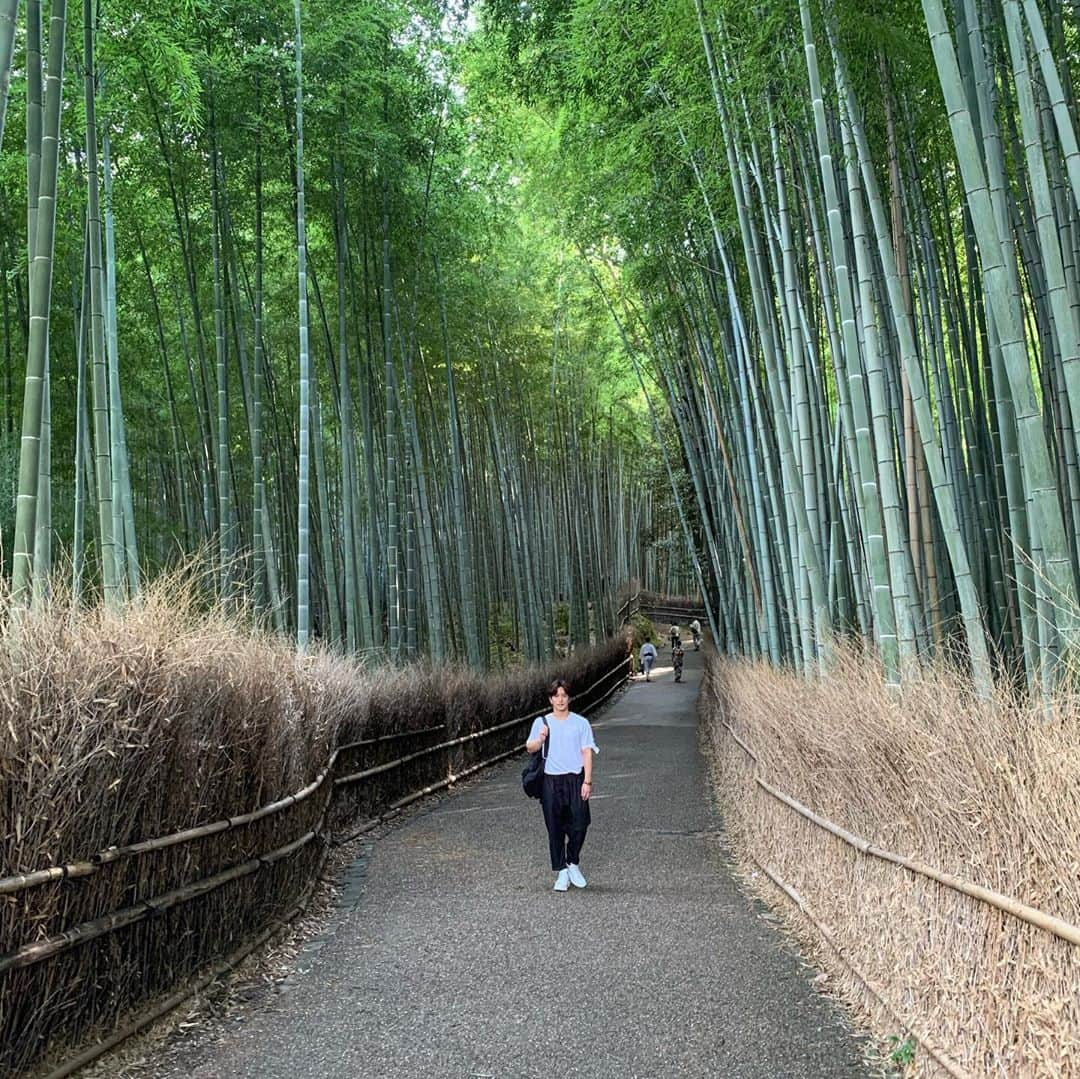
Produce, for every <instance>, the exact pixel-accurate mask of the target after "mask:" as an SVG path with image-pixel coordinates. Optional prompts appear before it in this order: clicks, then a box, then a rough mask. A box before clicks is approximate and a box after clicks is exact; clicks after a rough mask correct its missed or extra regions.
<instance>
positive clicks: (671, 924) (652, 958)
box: [136, 650, 875, 1079]
mask: <svg viewBox="0 0 1080 1079" xmlns="http://www.w3.org/2000/svg"><path fill="white" fill-rule="evenodd" d="M704 654H705V653H704V652H701V653H695V652H694V651H693V650H688V651H687V653H686V659H687V670H686V678H685V680H684V682H683V683H681V684H675V683H673V680H672V675H671V672H670V668H669V667H664V666H661V667H660V669H659V670H657V671H654V674H653V680H652V682H650V683H646V682H644V681H643V680H640V679H637V680H635V681H634V682H633V683H632V684H630V685H629V687H628V688H627V689H626V690H625V691H624V692H622V693H621V694H619V695H618V696H617V697H616V698H615V699H614V701H613V702H612V703H611V704H609V705H608V706H607V707H606V708H605V709H604V710H603V712H602V713H600V714H599V715H598V716H596V717H595V727H596V738H597V744H598V746H599V747H600V751H601V752H600V753H599V755H598V757H597V759H596V767H595V773H594V774H595V778H596V793H595V794H594V795H593V823H592V827H591V829H590V832H589V836H588V840H587V842H586V844H585V848H584V850H583V854H582V869H583V870H584V872H585V874H586V876H587V877H588V882H589V883H588V887H587V888H586V889H585V890H583V891H578V890H576V889H574V888H571V889H570V891H569V892H566V893H555V892H553V891H552V887H551V886H552V882H553V879H554V877H553V874H551V873H550V872H549V870H548V865H547V842H546V836H545V833H544V829H543V822H542V819H541V815H540V810H539V803H537V802H534V801H532V800H530V799H527V798H526V797H525V796H524V795H523V794H522V791H521V784H520V768H521V761H520V760H518V761H511V762H509V763H507V764H505V765H503V766H499V767H496V768H493V769H492V770H491V771H490V772H489V773H488V774H486V775H485V776H483V777H482V778H481V779H480V780H479V781H477V782H475V783H472V784H470V785H468V786H467V787H465V788H464V789H463V790H460V791H458V792H454V793H453V794H451V795H449V796H446V797H442V798H440V799H438V800H437V801H434V802H432V803H430V804H429V805H426V806H423V807H421V808H420V809H419V811H417V812H414V813H412V814H410V815H409V816H408V817H407V818H406V819H404V820H402V821H401V822H400V823H398V824H397V825H396V826H394V827H391V828H389V829H387V830H386V831H384V832H382V834H381V835H379V837H378V838H377V839H375V840H374V842H371V843H367V844H365V845H363V847H362V848H361V849H362V853H361V854H360V855H359V856H358V857H357V858H356V859H355V860H354V861H352V862H351V864H348V865H347V866H346V867H345V868H344V870H343V875H342V878H341V879H340V881H339V889H338V892H337V896H338V898H337V901H336V905H335V906H334V908H333V909H331V910H330V911H329V912H327V913H326V915H325V917H324V918H323V919H322V920H321V925H320V927H319V929H318V930H317V933H318V935H317V936H315V937H312V938H309V939H308V940H307V942H306V943H304V944H302V945H301V946H300V948H299V951H298V952H296V953H295V954H294V956H293V958H292V960H291V962H290V964H289V969H288V970H287V971H283V972H282V975H281V976H280V977H277V978H275V979H272V980H270V981H269V982H267V983H266V984H265V985H264V986H263V988H262V990H261V991H259V992H257V993H254V994H252V995H251V996H250V999H248V1000H246V1001H243V1000H237V999H234V1000H233V1001H232V1002H231V1004H230V1005H229V1007H228V1008H227V1009H226V1012H225V1014H223V1015H219V1016H217V1017H216V1020H217V1021H216V1022H213V1023H209V1024H206V1023H202V1022H197V1023H194V1024H192V1026H191V1027H190V1028H188V1029H187V1030H185V1029H184V1028H185V1027H188V1024H186V1023H185V1024H180V1025H179V1026H177V1027H175V1028H174V1029H173V1030H172V1031H171V1033H170V1034H169V1035H168V1036H167V1037H165V1038H164V1039H159V1040H158V1042H157V1045H156V1047H155V1056H154V1058H153V1060H152V1061H147V1060H144V1061H143V1062H142V1066H141V1067H137V1069H136V1071H137V1074H139V1075H148V1074H152V1075H155V1076H160V1077H170V1079H171V1077H177V1079H179V1077H184V1079H220V1077H224V1076H229V1077H230V1079H233V1077H235V1079H242V1077H251V1079H256V1077H257V1079H275V1077H286V1076H287V1077H289V1079H325V1077H337V1076H358V1075H359V1076H364V1077H376V1076H378V1077H381V1076H388V1077H389V1076H394V1077H409V1079H412V1077H427V1076H431V1077H435V1076H438V1077H440V1079H441V1077H447V1076H452V1077H462V1079H468V1077H472V1079H518V1077H531V1076H544V1077H547V1076H551V1075H560V1076H570V1077H577V1076H589V1077H591V1079H609V1077H610V1079H616V1077H617V1079H634V1077H640V1079H645V1077H649V1079H653V1077H659V1076H706V1075H707V1076H722V1077H724V1079H744V1077H745V1079H750V1077H761V1079H777V1077H784V1079H796V1077H805V1079H829V1077H834V1076H852V1077H854V1076H860V1077H862V1076H870V1075H872V1074H875V1069H874V1068H872V1067H871V1066H870V1065H868V1064H867V1063H866V1061H865V1059H864V1058H865V1055H866V1054H867V1052H868V1050H869V1047H868V1045H867V1043H866V1042H865V1041H864V1040H863V1039H861V1038H859V1037H857V1036H856V1035H855V1034H854V1032H853V1031H852V1029H851V1027H850V1025H849V1023H848V1021H847V1019H846V1018H845V1015H844V1013H843V1012H842V1010H841V1009H840V1007H839V1006H838V1005H837V1004H836V1003H834V1002H833V1001H831V1000H829V999H828V998H826V997H824V996H822V995H821V994H820V993H818V992H817V991H816V990H815V989H814V988H813V986H812V984H811V979H812V977H813V976H814V973H815V972H814V970H813V969H812V968H809V967H808V966H807V965H806V964H805V963H804V962H803V961H802V960H801V959H800V958H799V956H798V954H797V953H796V951H795V949H794V947H793V946H792V944H791V943H790V942H789V941H788V940H787V939H785V938H784V937H782V936H781V935H780V934H779V933H778V932H777V930H776V928H775V927H774V925H773V924H772V918H771V916H770V915H769V914H768V912H767V911H766V909H765V908H764V907H763V906H761V905H760V904H759V903H757V902H756V901H754V900H751V899H749V898H747V897H746V896H745V895H744V894H743V893H742V892H741V891H740V888H739V885H738V882H737V879H736V877H735V875H734V870H733V867H732V865H731V863H730V859H729V857H728V855H727V852H726V851H725V848H724V845H723V841H722V838H721V836H720V834H719V821H718V820H717V818H716V816H715V812H714V810H713V809H712V805H711V801H710V798H709V793H708V788H707V780H706V775H705V769H704V764H703V761H702V758H701V754H700V752H699V749H698V739H697V719H696V713H695V701H696V698H697V693H698V684H699V681H700V677H701V671H702V666H703V664H702V660H703V658H704ZM666 655H667V653H666V650H664V651H662V652H661V657H660V663H661V664H664V663H665V662H666V658H665V657H666Z"/></svg>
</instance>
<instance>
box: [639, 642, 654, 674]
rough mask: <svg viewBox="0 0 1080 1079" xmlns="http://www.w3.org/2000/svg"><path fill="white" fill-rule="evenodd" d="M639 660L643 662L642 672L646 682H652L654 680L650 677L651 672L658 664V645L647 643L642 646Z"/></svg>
mask: <svg viewBox="0 0 1080 1079" xmlns="http://www.w3.org/2000/svg"><path fill="white" fill-rule="evenodd" d="M638 659H639V660H640V661H641V670H642V671H643V672H644V674H645V681H646V682H651V681H652V678H650V677H649V672H650V671H651V670H652V669H653V664H654V663H655V662H656V645H655V644H653V643H652V641H646V642H645V643H644V644H643V645H642V646H641V651H640V652H638Z"/></svg>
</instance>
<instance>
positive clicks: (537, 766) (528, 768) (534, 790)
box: [521, 716, 551, 798]
mask: <svg viewBox="0 0 1080 1079" xmlns="http://www.w3.org/2000/svg"><path fill="white" fill-rule="evenodd" d="M544 726H545V727H547V729H548V738H550V737H551V724H549V723H548V721H547V717H546V716H545V717H544ZM546 759H547V738H545V739H544V741H543V744H542V745H541V746H540V748H539V749H538V750H537V751H536V752H535V753H530V754H529V759H528V761H527V762H526V764H525V767H524V768H522V769H521V786H522V787H523V788H524V790H525V793H526V794H527V795H528V796H529V797H530V798H539V797H540V795H541V794H542V793H543V791H544V761H545V760H546Z"/></svg>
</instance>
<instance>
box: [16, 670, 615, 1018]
mask: <svg viewBox="0 0 1080 1079" xmlns="http://www.w3.org/2000/svg"><path fill="white" fill-rule="evenodd" d="M619 672H622V673H623V680H625V678H626V677H627V676H628V675H629V659H627V660H622V661H620V662H619V663H618V664H616V665H615V666H614V667H612V668H611V670H609V671H607V673H605V674H603V675H601V677H600V678H598V679H597V680H596V681H595V682H593V683H592V685H590V686H589V687H587V688H586V689H585V690H583V691H581V692H580V693H578V694H576V696H578V697H587V696H588V695H589V694H590V693H592V691H593V690H595V689H596V688H597V687H598V686H600V685H602V684H603V683H604V682H606V681H608V680H609V679H610V678H611V677H612V675H614V674H617V673H619ZM621 684H622V680H620V682H617V683H615V685H613V686H612V687H611V688H610V689H609V690H608V691H607V692H606V693H604V694H603V695H601V697H599V698H598V699H597V700H596V701H594V702H593V703H592V707H595V705H596V704H599V703H601V702H602V701H604V700H606V699H607V698H608V697H609V696H610V695H611V694H612V693H614V692H615V690H616V689H617V688H618V687H619V685H621ZM544 714H545V713H544V711H540V712H536V713H531V714H529V715H526V716H518V717H515V718H514V719H512V720H509V721H507V722H505V723H499V724H496V725H494V726H492V727H487V728H484V730H482V731H475V732H473V733H471V734H468V735H464V736H462V737H460V738H454V739H450V740H449V741H447V742H442V743H439V744H438V745H437V746H432V747H429V748H428V749H425V750H422V751H420V752H419V753H415V754H410V755H408V756H406V757H403V758H400V759H399V760H397V761H390V762H388V763H387V764H386V765H379V766H377V767H375V768H371V769H367V770H366V771H365V772H363V773H357V774H356V775H354V776H348V777H344V778H345V779H346V780H347V781H350V782H351V781H355V780H358V779H361V778H366V777H369V776H372V775H376V774H379V773H380V772H383V771H386V770H388V769H389V768H391V767H398V766H400V765H402V764H404V763H406V762H408V761H410V760H413V759H415V758H417V757H420V756H424V755H426V754H428V753H431V752H434V751H435V750H437V749H447V748H450V747H453V746H457V745H462V744H464V743H465V742H468V741H472V740H474V739H477V738H480V737H483V736H484V735H489V734H493V733H495V732H497V731H502V730H506V729H507V728H509V727H511V726H513V725H515V724H521V723H524V722H527V721H528V720H531V719H535V718H536V717H537V716H539V715H544ZM435 729H440V728H426V729H425V731H424V732H423V733H428V732H430V731H432V730H435ZM410 733H414V734H415V733H418V732H410ZM375 741H378V739H370V740H368V742H369V744H370V743H371V742H375ZM356 744H357V743H353V745H356ZM343 748H346V747H339V748H338V749H335V750H334V752H333V754H332V755H331V757H330V761H329V763H328V764H327V767H326V768H325V769H324V770H323V771H322V772H321V773H320V774H319V775H318V776H317V777H316V779H315V780H313V781H312V782H311V783H309V784H308V785H307V786H306V787H304V788H303V789H302V790H300V791H297V792H296V794H292V795H289V796H288V797H287V798H282V799H279V800H278V801H276V802H272V803H270V804H268V805H266V806H263V807H261V808H260V809H257V810H254V811H253V812H251V813H247V814H244V815H243V816H241V817H233V818H229V819H228V820H226V821H216V822H214V823H213V824H208V825H204V826H202V827H201V828H190V829H187V830H186V831H185V832H176V833H173V834H172V835H169V836H164V837H162V838H161V839H158V840H147V841H146V842H143V843H137V844H133V845H131V846H129V847H124V848H110V849H109V850H108V851H105V852H103V853H104V854H110V855H115V857H112V858H110V861H115V860H116V857H120V856H126V855H129V854H131V853H145V852H146V851H149V850H156V849H161V848H162V847H167V846H172V845H175V844H176V843H182V842H185V841H190V840H193V839H197V838H201V837H202V836H204V835H211V834H214V833H216V832H220V831H224V830H226V829H227V828H229V827H232V826H233V824H234V823H247V822H250V821H251V820H255V819H259V818H260V817H265V816H269V815H270V814H271V813H273V812H279V811H280V810H282V809H285V808H288V807H289V806H291V805H295V804H296V803H297V802H298V801H301V800H302V799H303V798H307V797H309V796H310V795H311V794H313V793H314V792H315V791H316V790H317V789H318V788H319V787H320V786H321V785H322V783H323V781H324V780H325V779H326V777H327V775H329V774H330V772H331V770H332V769H333V766H334V763H335V762H336V760H337V757H338V755H339V754H340V752H341V750H342V749H343ZM521 752H522V747H521V746H514V747H513V748H512V749H509V750H506V751H505V752H503V753H500V754H497V755H496V756H494V757H491V758H489V759H487V760H484V761H481V762H480V763H478V764H474V765H472V766H471V767H469V768H466V769H465V770H464V771H462V772H460V773H458V774H456V775H455V774H453V773H451V774H450V775H449V776H448V777H447V778H446V779H444V780H441V781H440V782H438V783H434V784H430V785H429V786H426V787H423V788H422V789H420V790H418V791H414V792H412V793H410V794H408V795H406V796H405V797H403V798H399V799H398V800H397V801H395V802H392V803H391V804H390V805H389V806H388V807H387V809H386V811H385V812H384V813H383V814H382V815H380V817H379V818H376V819H375V820H374V821H372V822H367V823H366V824H365V825H364V827H363V828H361V829H360V831H358V832H356V833H354V836H355V835H359V834H360V833H361V832H362V831H366V830H370V828H371V827H374V825H375V824H377V823H379V821H380V820H383V819H385V818H386V817H388V816H391V815H393V814H394V813H396V812H398V811H400V810H401V809H402V808H404V807H405V806H406V805H409V804H410V803H412V802H414V801H417V800H418V799H420V798H423V797H425V796H426V795H428V794H433V793H434V792H435V791H438V790H442V789H443V788H445V787H448V786H452V785H453V784H454V783H456V782H457V781H458V780H460V779H463V778H464V777H465V776H468V775H471V774H473V773H474V772H477V771H479V770H480V769H482V768H485V767H487V766H489V765H491V764H494V763H496V762H497V761H500V760H503V759H505V758H506V757H509V756H512V755H514V754H517V753H521ZM338 783H339V781H338V780H335V781H334V786H335V787H336V786H337V785H338ZM330 801H331V799H330V798H328V799H327V803H326V805H325V806H324V807H323V812H322V815H321V816H320V820H319V824H318V826H317V827H316V828H315V829H313V830H312V831H309V832H307V833H305V834H304V835H303V836H301V837H300V838H299V839H295V840H293V841H292V842H290V843H287V844H285V845H284V846H281V847H278V848H276V849H275V850H273V851H270V852H268V853H267V854H263V855H259V856H258V857H256V858H252V859H250V860H248V861H246V862H243V863H241V864H240V865H236V866H232V867H231V868H229V869H225V870H222V871H221V872H220V873H215V874H214V875H212V876H210V877H206V878H203V879H202V880H199V881H195V882H193V883H191V884H187V885H184V887H182V888H176V889H173V890H172V891H169V892H166V893H163V894H162V895H160V896H155V897H153V898H151V899H145V900H141V901H140V902H139V903H136V904H134V905H133V906H131V907H125V908H124V909H122V910H119V911H114V912H112V913H110V914H107V915H104V916H103V917H101V918H95V919H93V920H92V921H89V922H83V923H82V924H81V925H78V926H75V927H73V928H71V929H68V930H66V931H65V932H63V933H60V934H58V935H56V936H54V937H49V938H47V939H46V940H41V941H35V942H34V943H32V944H26V945H24V946H23V947H21V948H18V949H16V950H15V951H14V952H9V953H8V954H7V955H5V956H0V974H3V973H4V972H5V971H7V970H12V969H16V968H19V967H27V966H32V965H33V964H35V963H39V962H41V961H42V960H45V959H49V958H51V957H52V956H54V955H57V954H59V953H61V952H64V951H67V950H69V949H71V948H74V947H77V946H79V945H81V944H85V943H87V942H88V941H91V940H94V939H95V938H97V937H100V936H104V935H105V934H107V933H111V932H113V931H114V930H117V929H120V928H123V927H125V926H128V925H133V924H135V923H136V922H139V921H141V920H143V919H144V918H146V917H148V916H149V915H150V914H157V913H161V912H162V911H164V910H167V909H168V908H169V907H172V906H174V905H176V904H177V903H182V902H186V901H188V900H190V899H194V898H197V897H198V896H201V895H205V894H207V893H208V892H211V891H214V890H215V889H217V888H220V887H222V886H223V885H225V884H228V883H229V882H231V881H234V880H238V879H240V878H242V877H245V876H249V875H250V874H252V873H255V872H257V871H258V870H260V869H262V868H263V867H264V866H267V865H271V864H273V863H274V862H276V861H279V860H281V859H282V858H286V857H288V856H289V855H290V854H293V853H294V852H295V851H297V850H299V849H300V848H301V847H303V846H306V845H307V844H308V843H310V842H311V841H312V840H313V839H315V838H316V837H318V836H321V834H322V833H321V829H322V825H323V823H324V821H325V819H326V813H327V810H328V808H329V805H330ZM323 838H324V839H325V837H323ZM103 864H104V863H103ZM79 865H80V866H82V865H90V866H92V867H93V868H92V869H91V870H90V871H91V872H96V871H97V869H99V868H101V866H100V865H98V864H95V863H79ZM68 868H70V867H67V866H61V867H54V869H51V870H42V871H41V872H40V874H28V875H27V876H26V877H24V878H8V880H12V881H19V880H26V879H28V878H29V877H34V876H40V877H41V878H42V879H41V880H34V881H32V882H31V883H42V882H43V881H44V880H58V879H63V877H65V876H73V875H86V874H83V873H80V874H63V873H56V874H54V870H55V869H59V870H63V869H68ZM49 874H54V875H49ZM29 886H30V884H26V885H24V887H29ZM11 890H12V891H15V890H18V889H17V888H12V889H11ZM188 995H190V994H188ZM181 999H184V998H183V997H182V998H181ZM162 1014H163V1013H162Z"/></svg>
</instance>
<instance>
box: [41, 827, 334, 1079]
mask: <svg viewBox="0 0 1080 1079" xmlns="http://www.w3.org/2000/svg"><path fill="white" fill-rule="evenodd" d="M329 852H330V849H329V847H327V849H326V850H324V851H323V855H322V858H321V859H320V861H319V864H318V865H317V866H316V867H315V872H314V873H313V874H312V877H311V881H310V883H309V884H308V885H307V886H306V887H305V889H304V891H303V892H302V893H301V895H300V898H299V900H298V901H297V904H296V906H295V907H293V908H292V910H290V911H288V912H287V913H286V914H283V915H282V916H281V917H280V918H278V919H276V920H275V921H274V922H273V923H272V924H271V925H269V926H267V927H266V929H264V930H262V932H260V933H259V934H258V935H257V936H255V937H254V938H253V939H251V940H249V941H247V942H246V943H244V944H242V945H241V946H240V947H239V948H237V949H236V950H235V951H233V952H231V953H230V954H229V955H227V956H226V957H225V958H224V959H222V960H221V961H220V962H218V963H215V964H214V965H213V966H212V967H211V968H210V969H209V970H207V971H205V972H204V973H203V974H201V975H200V976H199V977H198V978H195V979H194V980H193V981H190V982H188V984H187V985H185V986H184V987H183V988H181V989H179V990H177V991H176V992H175V993H172V994H170V995H169V996H167V997H165V998H164V999H163V1000H160V1001H158V1002H157V1003H156V1004H154V1005H153V1006H152V1007H150V1008H147V1009H146V1010H145V1011H142V1012H140V1013H139V1014H138V1015H137V1016H135V1017H134V1018H133V1019H131V1020H130V1021H129V1022H127V1023H125V1024H124V1026H122V1027H120V1028H119V1029H118V1030H114V1031H113V1032H112V1034H110V1035H109V1036H108V1037H107V1038H105V1039H104V1041H100V1042H98V1043H97V1044H96V1045H91V1046H90V1047H88V1048H87V1049H84V1050H83V1051H82V1052H81V1053H79V1054H78V1055H77V1056H74V1057H71V1058H69V1059H68V1060H66V1061H64V1063H63V1064H61V1065H60V1066H59V1067H57V1068H55V1069H53V1070H52V1071H50V1072H49V1073H48V1074H47V1075H46V1076H45V1079H65V1077H66V1076H68V1075H71V1074H72V1073H73V1072H76V1071H78V1070H79V1069H80V1068H82V1067H85V1065H87V1064H89V1063H90V1062H91V1061H92V1060H97V1058H98V1057H100V1056H104V1054H105V1053H107V1052H108V1051H109V1050H110V1049H114V1048H115V1047H116V1046H118V1045H119V1044H120V1043H121V1042H122V1041H125V1040H126V1039H128V1038H130V1037H131V1036H132V1035H133V1034H138V1032H139V1031H140V1030H142V1029H143V1028H144V1027H147V1026H149V1025H150V1024H151V1023H152V1022H154V1020H155V1019H160V1018H161V1016H163V1015H168V1013H169V1012H171V1011H172V1010H173V1009H174V1008H176V1007H179V1005H181V1004H183V1003H184V1001H185V1000H187V999H189V998H190V997H192V996H194V995H195V994H196V993H198V992H200V991H201V990H203V989H205V988H206V987H207V986H208V985H211V984H212V983H213V982H215V981H216V980H217V979H218V978H220V977H221V976H222V975H223V974H227V973H228V972H229V971H230V970H234V969H235V968H236V967H238V966H239V965H240V964H241V963H242V962H243V961H244V960H245V959H246V958H247V957H248V956H249V955H251V953H252V952H254V951H255V950H256V949H257V948H260V947H261V946H262V945H263V944H265V943H266V942H267V941H268V940H270V938H271V937H273V936H274V935H275V934H277V933H280V932H281V931H282V930H283V929H285V928H286V927H287V926H288V925H289V924H291V923H292V922H293V921H295V920H296V918H298V917H299V916H300V915H301V914H303V913H304V911H305V910H307V907H308V903H310V902H311V897H312V895H313V894H314V892H315V885H316V884H317V883H318V879H319V874H320V873H321V871H322V867H323V866H324V865H325V864H326V859H327V857H328V855H329Z"/></svg>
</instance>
